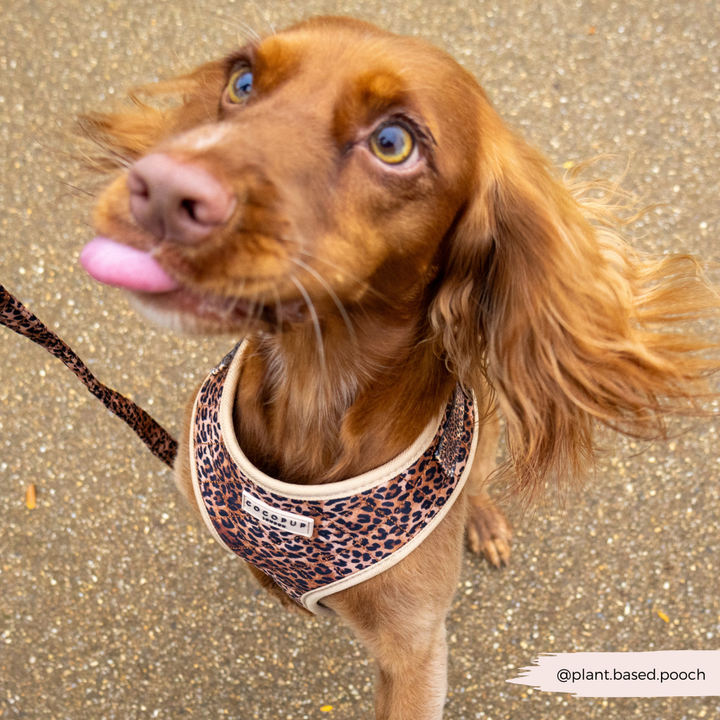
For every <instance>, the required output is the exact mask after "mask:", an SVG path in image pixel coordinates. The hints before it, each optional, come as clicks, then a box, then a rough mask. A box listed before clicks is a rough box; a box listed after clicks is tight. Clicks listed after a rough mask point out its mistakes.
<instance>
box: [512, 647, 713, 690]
mask: <svg viewBox="0 0 720 720" xmlns="http://www.w3.org/2000/svg"><path fill="white" fill-rule="evenodd" d="M518 672H519V677H516V678H512V679H510V680H508V681H507V682H509V683H516V684H518V685H529V686H530V687H533V688H536V689H538V690H544V691H545V692H562V693H570V694H572V695H575V696H576V697H703V696H704V697H707V696H715V697H720V650H662V651H657V652H615V653H603V652H598V653H589V652H578V653H558V654H554V653H543V654H542V655H540V656H539V657H538V658H536V659H535V660H533V664H532V665H530V666H528V667H523V668H519V670H518Z"/></svg>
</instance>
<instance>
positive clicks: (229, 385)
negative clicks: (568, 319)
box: [190, 344, 478, 614]
mask: <svg viewBox="0 0 720 720" xmlns="http://www.w3.org/2000/svg"><path fill="white" fill-rule="evenodd" d="M244 347H245V346H244V344H243V345H242V346H240V348H239V351H238V348H236V349H235V351H233V352H232V353H230V354H229V355H228V356H227V357H226V358H225V359H224V360H223V361H222V362H221V363H220V364H219V365H218V366H217V367H216V368H215V369H214V370H213V371H212V372H211V373H210V375H208V377H207V379H206V380H205V382H204V383H203V385H202V387H201V389H200V391H199V393H198V395H197V398H196V400H195V406H194V409H193V416H192V425H191V432H190V437H191V443H190V464H191V468H192V476H193V486H194V489H195V497H196V499H197V504H198V506H199V508H200V511H201V513H202V515H203V518H204V520H205V523H206V524H207V526H208V528H209V530H210V532H211V533H212V535H213V537H214V538H215V539H216V540H217V541H218V542H219V543H220V544H221V545H222V546H223V547H224V548H225V549H226V550H228V551H229V552H230V553H232V554H234V555H238V556H240V557H242V558H243V559H244V560H246V561H247V562H248V563H250V564H251V565H254V566H255V567H256V568H258V569H259V570H261V571H262V572H263V573H265V574H266V575H268V576H269V577H270V578H272V579H273V580H274V581H275V582H276V583H277V584H278V585H279V586H280V587H281V588H282V589H283V590H284V591H285V592H286V593H287V594H288V595H289V596H290V597H291V598H292V599H293V600H295V601H296V602H297V603H299V604H300V605H302V606H303V607H305V608H307V609H308V610H310V611H311V612H313V613H315V614H328V613H329V614H331V611H330V610H329V609H328V608H326V607H324V606H323V605H322V604H321V601H322V598H324V597H325V596H327V595H330V594H333V593H336V592H338V591H339V590H344V589H345V588H348V587H351V586H352V585H355V584H357V583H359V582H362V581H364V580H367V579H368V578H370V577H372V576H374V575H377V574H379V573H381V572H383V571H384V570H386V569H387V568H389V567H391V566H392V565H394V564H395V563H397V562H399V561H400V560H401V559H402V558H404V557H405V556H406V555H408V554H409V553H410V552H411V551H412V550H413V549H414V548H416V547H417V546H418V545H419V544H420V543H421V542H422V541H423V540H424V539H425V538H426V537H427V536H428V535H429V534H430V532H431V531H432V530H433V528H435V526H436V525H437V524H438V523H439V522H440V521H441V520H442V518H443V517H444V516H445V514H446V513H447V512H448V510H449V509H450V508H451V507H452V504H453V503H454V501H455V500H456V499H457V497H458V496H459V495H460V490H461V488H462V486H463V484H464V483H465V480H466V479H467V475H468V473H469V471H470V467H471V465H472V458H473V455H474V453H475V447H476V444H477V435H478V433H477V427H476V423H477V420H476V414H477V411H476V408H475V403H474V399H473V398H469V397H467V396H466V395H465V393H464V392H463V390H462V388H461V387H460V386H459V385H458V386H456V388H455V390H454V392H453V395H452V397H451V398H450V400H449V401H448V403H447V405H446V407H445V408H444V410H443V411H442V412H441V413H440V414H439V415H438V416H437V417H435V418H434V419H433V420H432V421H431V422H430V423H429V424H428V425H427V427H426V428H425V430H424V431H423V432H422V433H421V435H420V436H419V437H418V438H417V439H416V440H415V442H414V443H413V444H412V445H411V446H410V447H409V448H408V449H407V450H405V451H404V452H403V453H401V454H400V455H398V456H397V457H395V458H394V459H393V460H391V461H390V462H388V463H386V464H385V465H382V466H381V467H379V468H376V469H375V470H371V471H370V472H367V473H364V474H362V475H359V476H358V477H355V478H351V479H349V480H342V481H340V482H336V483H330V484H326V485H294V484H290V483H285V482H282V481H280V480H276V479H274V478H271V477H269V476H268V475H265V474H264V473H263V472H261V471H260V470H258V469H257V468H256V467H254V466H253V465H252V464H251V463H250V461H249V460H248V459H247V457H246V456H245V454H244V453H243V451H242V449H241V448H240V446H239V445H238V442H237V437H236V434H235V431H234V427H233V403H234V400H235V391H236V389H237V385H238V381H239V378H240V369H241V365H242V355H243V350H244Z"/></svg>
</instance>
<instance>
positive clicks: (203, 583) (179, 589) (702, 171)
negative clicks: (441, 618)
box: [0, 0, 720, 720]
mask: <svg viewBox="0 0 720 720" xmlns="http://www.w3.org/2000/svg"><path fill="white" fill-rule="evenodd" d="M316 13H341V14H352V15H356V16H358V17H361V18H364V19H368V20H371V21H374V22H377V23H379V24H380V25H382V26H384V27H386V28H388V29H390V30H394V31H397V32H401V33H416V34H418V35H420V36H422V37H425V38H427V39H428V40H430V41H432V42H434V43H435V44H437V45H440V46H441V47H444V48H446V49H447V50H448V51H450V52H451V53H452V54H453V55H455V57H457V58H458V59H459V60H460V61H461V62H462V63H463V64H465V66H466V67H468V68H469V69H470V70H471V71H473V72H475V73H476V74H477V75H478V76H479V77H480V78H481V80H482V82H483V84H484V85H485V87H486V89H487V90H488V92H489V95H490V97H491V98H492V99H493V101H494V102H495V103H496V105H497V106H498V108H499V109H500V111H501V112H502V113H503V114H504V116H505V117H506V118H507V119H508V120H509V121H510V122H511V123H513V124H514V125H515V126H517V127H518V128H520V129H521V130H522V131H523V132H524V133H525V134H526V136H528V137H529V138H530V139H531V140H532V141H533V142H534V143H535V144H536V145H538V146H539V147H541V148H542V149H544V150H545V151H546V152H547V153H548V154H549V155H550V156H551V157H552V158H553V160H554V161H555V162H556V163H557V164H558V165H563V164H564V163H566V162H568V161H577V160H580V159H583V158H586V157H588V156H590V155H594V154H599V153H614V154H615V155H616V157H614V158H611V159H609V160H606V161H603V163H602V164H601V165H600V169H601V170H602V171H606V172H612V171H618V170H622V169H623V168H624V167H625V165H626V164H628V163H629V171H628V175H627V181H626V184H627V185H628V186H629V187H634V188H639V189H641V190H642V191H643V192H645V193H646V195H647V198H648V200H650V201H653V202H655V201H657V202H666V203H667V205H666V206H664V207H662V208H660V209H658V210H657V211H655V212H654V213H653V214H652V215H651V216H650V217H649V218H647V219H646V220H644V221H643V222H642V223H641V224H639V226H638V227H637V228H636V243H637V245H638V246H639V247H643V248H646V249H654V250H659V251H663V250H666V249H669V248H672V249H683V250H689V251H692V252H696V253H699V254H700V255H702V256H704V257H707V258H709V259H712V260H714V261H718V260H720V249H719V248H718V245H717V241H716V239H717V237H718V233H719V231H720V167H719V166H720V141H719V139H718V137H719V135H720V70H719V66H720V47H718V34H719V29H720V10H718V8H717V5H716V3H714V2H712V1H710V0H708V1H706V2H703V1H701V0H687V1H685V2H667V1H665V0H662V1H661V2H655V3H649V2H644V1H642V0H639V1H635V2H610V1H609V0H596V1H592V0H578V2H572V3H569V2H563V0H547V1H546V2H543V3H537V2H530V1H529V0H503V2H498V1H497V0H485V1H483V0H475V1H474V2H467V1H466V0H460V1H458V2H449V3H447V4H438V3H430V2H427V1H426V0H403V1H402V2H398V3H390V2H386V3H383V2H381V1H380V0H368V2H352V1H347V2H342V1H338V2H333V1H332V0H308V1H307V2H305V3H302V4H301V3H296V2H292V1H289V0H277V1H276V2H273V3H269V2H266V1H265V0H257V3H254V2H253V3H248V4H247V5H243V4H242V3H241V2H240V1H239V0H238V2H231V1H229V0H219V1H218V2H212V3H210V2H205V0H193V2H189V0H174V2H165V1H158V0H132V1H127V2H117V1H115V2H102V3H89V2H79V1H78V0H37V1H36V2H11V3H10V6H9V7H8V6H7V5H6V6H5V7H3V10H2V17H3V22H2V23H0V148H1V150H0V156H1V157H2V161H1V162H2V171H1V172H0V260H1V264H0V267H1V272H0V282H2V283H3V284H5V285H6V286H7V287H8V289H9V290H11V291H12V292H14V293H15V294H17V295H18V296H19V297H20V298H21V299H22V300H23V301H25V302H26V303H27V304H28V305H29V306H30V307H31V308H32V309H33V310H34V311H35V312H36V314H38V315H39V316H40V317H41V318H42V319H43V320H45V321H46V322H47V323H48V324H50V325H51V326H52V327H54V328H57V329H58V331H59V332H60V334H61V335H62V336H63V337H64V338H65V339H66V340H68V341H69V342H70V343H71V344H72V345H73V346H74V347H75V348H76V350H77V351H78V352H79V353H80V354H81V356H83V357H84V358H85V359H87V360H88V362H89V364H90V366H91V367H92V368H93V369H94V371H96V372H97V373H98V375H99V376H100V378H101V379H102V380H103V381H105V382H107V383H108V384H110V385H111V386H113V387H116V388H118V389H119V390H121V391H123V392H126V393H128V394H129V395H131V396H132V397H133V398H134V399H136V400H138V401H139V402H140V403H141V404H142V405H143V406H145V407H146V408H148V409H149V410H150V411H151V412H152V413H153V414H154V415H156V417H157V418H158V419H159V420H160V421H161V422H163V423H164V424H165V425H166V426H167V427H168V428H169V429H171V430H172V431H174V432H177V422H178V419H179V417H180V412H181V408H182V406H183V405H184V403H185V400H186V398H187V396H188V395H189V393H190V391H191V389H192V387H193V386H194V384H195V383H196V382H197V381H198V379H199V377H200V375H201V374H202V373H203V372H204V371H205V370H206V369H207V368H208V367H210V366H211V365H212V364H213V363H214V362H216V361H217V359H218V358H219V357H220V356H221V354H222V353H223V352H224V350H225V349H226V348H227V346H228V343H229V341H228V340H213V341H202V340H197V339H189V338H178V337H175V336H172V335H170V334H167V333H165V332H162V331H159V330H157V329H155V328H153V327H151V326H149V325H148V324H147V323H146V322H145V321H144V320H143V319H142V318H140V317H138V316H137V315H136V314H135V313H134V312H132V311H131V310H130V309H129V307H128V305H127V303H126V301H125V299H124V297H123V296H122V294H121V293H120V292H118V291H114V290H111V289H108V288H103V287H99V286H97V285H96V284H94V283H92V282H91V281H90V280H89V279H88V278H87V277H85V276H84V275H83V273H82V272H81V271H79V269H78V266H77V256H78V253H79V251H80V248H81V247H82V245H83V243H84V242H85V241H86V240H88V239H89V238H90V236H91V231H90V229H89V227H88V222H89V217H90V207H91V202H89V201H88V199H87V197H86V196H85V193H84V192H83V191H82V190H78V189H75V188H74V187H72V185H76V184H77V173H76V172H75V165H74V163H73V162H72V161H71V160H70V159H69V158H68V157H67V156H66V155H65V151H66V150H67V148H68V146H67V142H66V141H65V140H64V139H63V132H65V131H66V130H67V129H68V128H69V127H70V126H71V124H72V121H73V116H74V115H75V114H76V113H77V112H80V111H82V110H88V109H92V108H97V107H99V106H102V105H103V103H104V102H105V101H107V99H108V98H112V97H113V96H118V95H120V94H121V93H122V90H123V88H125V87H127V86H129V85H133V84H137V83H140V82H146V81H149V80H152V79H154V78H156V77H166V76H168V75H170V74H172V73H175V72H179V71H182V70H184V69H186V68H188V67H191V66H193V65H194V64H196V63H198V62H200V61H202V60H205V59H209V58H211V57H213V56H214V55H215V54H217V53H219V52H223V51H225V50H227V49H229V48H232V47H233V45H234V44H235V43H236V42H237V35H238V33H242V24H243V23H247V24H248V25H250V26H251V27H253V28H256V29H258V30H259V31H260V32H263V31H264V30H265V29H266V28H267V24H268V23H270V22H271V23H273V24H276V25H278V26H282V25H285V24H288V23H290V22H292V21H294V20H296V19H298V18H301V17H305V16H307V15H310V14H316ZM428 70H429V71H432V68H429V69H428ZM68 183H70V184H68ZM81 187H83V188H85V187H86V185H82V186H81ZM0 338H1V339H0V378H1V380H0V592H1V593H2V603H1V604H0V717H2V718H3V720H4V719H5V718H6V717H7V718H15V717H24V718H57V719H58V720H60V719H68V720H110V719H111V718H115V719H117V720H129V719H134V718H155V717H157V718H181V717H186V716H187V717H203V718H205V717H207V718H210V717H212V718H222V717H228V718H241V719H245V718H263V719H268V720H277V719H278V718H283V719H284V718H287V719H288V720H290V719H293V720H296V719H300V718H320V717H337V718H347V719H348V720H353V719H355V718H369V717H371V715H372V710H371V708H372V690H371V685H372V678H373V673H374V669H373V664H372V662H371V661H370V660H369V658H368V656H367V655H366V653H365V651H364V650H363V649H362V647H361V646H360V645H359V644H358V643H357V642H356V641H355V640H354V639H353V638H352V636H351V635H350V633H349V632H348V631H346V630H345V629H344V628H342V627H340V626H338V625H337V624H336V623H335V622H333V621H328V620H324V619H323V620H320V621H317V622H316V621H314V620H310V621H306V620H304V619H298V618H297V617H294V616H290V615H287V614H285V613H283V612H282V611H281V610H280V608H278V607H277V606H276V605H274V604H273V603H272V602H271V601H270V600H269V599H267V598H266V597H265V596H264V595H263V593H262V592H261V591H259V590H258V588H257V587H256V586H255V585H254V584H253V583H252V582H251V581H250V579H249V577H248V576H247V574H246V573H245V572H243V571H242V570H240V569H239V564H238V563H236V562H234V561H233V560H232V559H231V558H229V557H228V556H226V555H225V553H224V552H223V551H222V550H221V549H220V548H219V547H216V546H214V545H213V543H212V541H211V540H209V538H208V537H207V536H206V535H205V534H204V532H203V530H202V528H201V527H200V526H199V525H198V524H197V523H196V522H195V521H194V520H193V519H192V517H191V515H190V513H189V512H188V511H187V510H186V509H185V508H184V507H183V505H182V502H181V501H180V500H179V498H176V496H175V495H174V493H173V491H172V490H169V474H168V472H166V471H165V470H164V469H163V468H162V466H161V465H160V463H158V462H157V461H155V460H154V459H153V458H152V456H151V455H150V454H149V453H147V452H146V451H145V449H144V448H143V446H142V445H141V444H140V443H139V442H138V441H136V440H135V439H134V437H133V436H132V435H131V433H130V431H129V430H127V429H126V428H124V427H123V426H122V425H121V423H120V422H119V421H117V420H115V419H114V418H112V417H111V416H110V415H109V414H108V413H107V412H106V411H104V410H103V409H102V407H101V406H100V405H99V403H97V402H96V401H95V400H94V399H93V398H91V397H90V396H89V395H88V394H87V393H86V392H85V391H84V389H83V388H82V386H81V385H79V383H78V382H77V381H76V379H75V378H74V377H73V376H72V375H70V373H69V372H68V371H67V370H65V369H64V368H63V367H62V366H61V365H60V364H59V363H58V362H57V361H55V360H54V359H52V358H51V357H50V356H49V355H48V354H46V353H45V352H44V351H43V350H40V349H38V348H36V347H34V346H32V345H31V343H30V342H29V341H27V340H24V339H21V338H17V337H16V336H14V335H12V334H11V333H9V332H8V331H6V330H4V329H3V330H0ZM718 427H720V421H718V422H713V423H709V422H708V423H697V424H696V425H695V426H694V427H692V428H691V429H690V430H689V432H687V434H685V435H682V436H681V437H679V438H678V439H677V440H675V441H674V442H673V443H672V444H670V445H660V444H658V445H652V446H650V447H648V448H646V450H645V452H644V453H643V454H641V455H640V454H637V451H638V450H639V449H640V448H636V447H635V446H634V445H633V444H632V443H631V442H629V441H617V442H614V443H612V444H611V445H610V446H609V448H608V452H607V454H606V456H605V457H604V459H603V461H602V462H601V467H600V471H599V473H598V476H597V478H596V479H595V481H594V483H593V484H592V485H591V486H590V487H589V488H588V489H587V490H586V491H584V492H583V493H582V494H581V495H580V496H579V497H578V498H576V499H575V500H574V501H573V502H572V503H571V506H570V508H569V510H568V511H567V512H566V513H561V512H559V511H557V510H556V509H554V508H553V507H552V506H550V507H548V508H546V509H544V510H541V511H540V512H539V513H538V514H537V517H535V518H534V519H529V518H526V519H525V520H523V521H522V522H521V523H520V525H519V526H518V528H517V535H516V541H515V546H514V556H513V560H512V565H511V567H510V568H508V569H507V570H504V571H502V572H494V571H491V570H490V569H489V568H488V567H487V566H486V565H484V564H483V563H482V562H480V561H478V560H475V559H472V558H467V559H466V561H465V565H464V570H463V576H462V581H461V587H460V589H459V592H458V594H457V597H456V600H455V603H454V605H453V608H452V611H451V613H450V619H449V635H450V648H451V655H450V692H449V697H448V702H447V708H446V717H447V718H449V719H451V720H461V719H463V720H464V719H470V718H473V719H474V718H486V719H487V718H493V719H494V720H500V719H501V718H553V720H562V719H563V718H568V719H569V718H595V717H603V718H628V717H642V718H648V719H649V718H653V719H654V718H687V717H707V718H711V717H720V702H719V699H718V698H669V699H653V698H648V699H607V700H604V699H602V698H600V699H577V698H572V697H570V696H567V695H554V694H547V693H542V692H534V693H533V692H531V691H529V690H526V689H523V688H522V687H519V686H515V685H508V684H506V683H505V682H504V681H505V679H506V678H508V677H511V676H512V675H513V674H514V670H515V668H517V667H518V666H521V665H525V664H528V663H529V661H530V660H531V658H532V657H533V656H535V655H537V654H538V653H539V652H548V651H554V652H558V651H559V652H563V651H565V652H567V651H573V650H588V651H601V650H635V651H642V650H658V649H696V648H697V649H717V648H720V592H718V591H719V590H720V586H719V583H718V577H717V575H718V569H719V568H720V557H719V550H720V483H719V482H718V475H719V473H720V457H719V456H720V446H719V445H718V439H717V428H718ZM29 483H35V484H36V486H37V489H38V505H37V508H36V509H35V510H32V511H31V510H28V509H27V508H26V507H25V502H24V497H25V489H26V487H27V485H28V484H29ZM658 611H659V612H662V613H664V614H665V615H666V616H667V618H668V619H669V622H665V621H664V620H663V619H662V618H661V617H660V615H659V614H658ZM327 706H332V709H331V710H328V707H327ZM321 708H325V709H324V710H322V709H321Z"/></svg>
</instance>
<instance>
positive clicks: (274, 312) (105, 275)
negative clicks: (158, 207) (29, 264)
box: [80, 237, 308, 331]
mask: <svg viewBox="0 0 720 720" xmlns="http://www.w3.org/2000/svg"><path fill="white" fill-rule="evenodd" d="M80 263H81V265H82V266H83V268H84V269H85V271H86V272H87V273H88V275H90V277H92V278H93V279H94V280H97V281H98V282H101V283H103V284H105V285H111V286H113V287H118V288H122V289H124V290H129V291H130V292H131V293H133V295H134V296H135V297H136V299H137V300H138V301H139V304H140V305H141V307H142V308H143V309H144V310H145V311H147V312H148V314H151V315H154V316H156V318H157V319H160V320H161V318H160V317H159V316H165V317H166V319H169V320H170V321H171V322H170V324H172V325H176V324H177V322H176V319H177V317H178V316H186V317H187V316H191V317H192V318H193V319H194V322H193V323H191V325H192V328H188V329H200V330H210V331H212V330H217V331H222V330H232V329H235V328H238V327H242V326H244V325H247V323H248V321H250V320H252V321H256V322H263V323H266V324H269V325H273V326H278V327H282V325H283V324H284V323H294V322H304V321H305V320H306V319H307V313H308V308H307V306H306V304H305V302H304V300H303V299H299V300H297V299H290V300H287V299H282V300H281V299H280V297H279V296H277V297H275V298H273V299H272V300H271V301H270V302H267V301H265V300H264V299H263V298H262V297H261V296H259V295H258V296H255V297H253V298H246V297H233V296H222V295H216V294H212V293H205V292H200V291H198V290H195V289H192V288H189V287H186V286H185V285H183V283H181V282H180V281H178V280H177V279H176V278H173V277H172V276H171V275H170V274H169V273H168V272H167V271H166V270H165V268H164V267H163V266H162V265H161V264H160V263H159V262H158V260H157V259H156V258H155V256H154V255H153V253H152V252H148V251H144V250H138V249H136V248H133V247H129V246H128V245H123V244H122V243H119V242H116V241H115V240H110V239H109V238H105V237H97V238H95V239H94V240H92V241H91V242H89V243H88V244H87V245H86V246H85V248H84V249H83V251H82V252H81V254H80ZM198 322H199V323H200V326H198Z"/></svg>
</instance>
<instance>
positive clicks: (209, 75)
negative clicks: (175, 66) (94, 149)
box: [78, 60, 226, 172]
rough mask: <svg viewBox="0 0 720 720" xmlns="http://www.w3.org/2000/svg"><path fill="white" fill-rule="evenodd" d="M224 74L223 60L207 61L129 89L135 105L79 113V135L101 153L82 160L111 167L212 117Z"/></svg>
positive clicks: (103, 169)
mask: <svg viewBox="0 0 720 720" xmlns="http://www.w3.org/2000/svg"><path fill="white" fill-rule="evenodd" d="M225 78H226V64H225V62H224V61H223V60H217V61H213V62H208V63H205V64H204V65H200V66H199V67H198V68H196V69H195V70H193V71H192V72H190V73H188V74H186V75H182V76H180V77H177V78H174V79H172V80H166V81H164V82H158V83H154V84H150V85H143V86H142V87H139V88H136V89H135V90H133V91H131V92H130V93H129V97H130V99H131V100H132V102H133V105H132V106H130V107H127V108H125V109H123V110H119V111H117V112H108V113H101V112H94V113H88V114H86V115H83V116H81V117H80V119H79V121H78V125H79V127H78V134H79V135H81V136H83V137H86V138H88V139H90V140H92V141H93V142H94V143H95V144H96V145H97V146H99V147H101V148H102V149H103V150H104V151H105V152H104V154H103V155H101V156H97V155H91V156H86V160H87V162H86V164H87V165H89V167H90V169H91V170H97V171H100V172H107V171H109V170H115V169H117V168H118V167H123V166H125V165H127V164H128V163H130V162H132V161H134V160H137V159H138V158H141V157H142V156H143V155H146V154H147V153H148V152H149V151H150V150H151V149H152V148H153V147H154V146H155V145H157V144H158V143H160V142H162V141H163V140H164V139H165V138H168V137H172V136H173V135H177V134H178V133H180V132H183V131H185V130H190V129H191V128H194V127H196V126H198V125H201V124H202V123H205V122H209V121H213V120H216V119H217V114H218V109H219V106H220V96H221V93H222V90H223V88H224V85H225ZM149 101H156V102H155V104H150V102H149Z"/></svg>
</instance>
